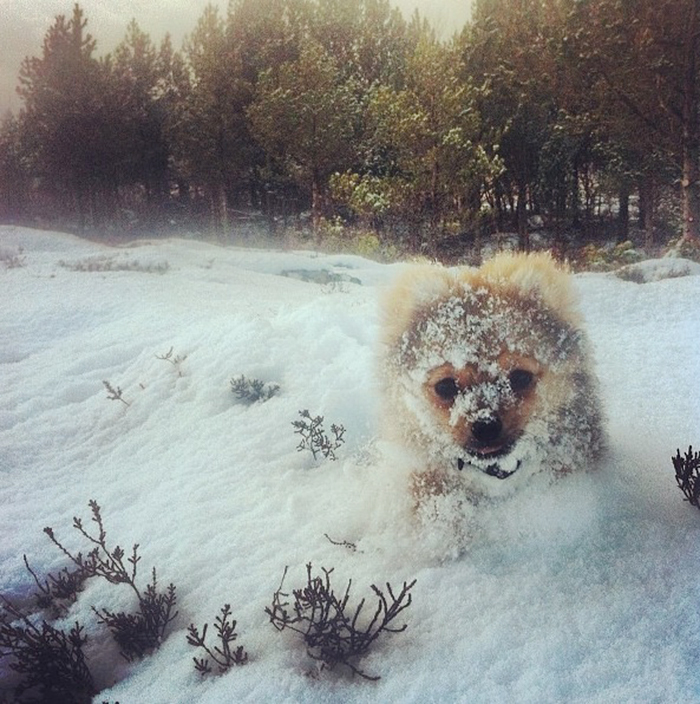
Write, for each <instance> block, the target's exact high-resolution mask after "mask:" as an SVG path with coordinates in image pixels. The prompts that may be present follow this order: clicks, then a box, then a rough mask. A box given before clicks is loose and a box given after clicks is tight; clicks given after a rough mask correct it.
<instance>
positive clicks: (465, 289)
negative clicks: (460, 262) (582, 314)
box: [384, 270, 597, 493]
mask: <svg viewBox="0 0 700 704" xmlns="http://www.w3.org/2000/svg"><path fill="white" fill-rule="evenodd" d="M472 271H473V270H472ZM418 286H419V287H424V286H425V283H424V282H423V281H419V282H418ZM409 305H410V304H409ZM399 317H401V318H402V319H401V327H402V328H403V330H402V331H400V334H398V333H399V331H397V332H396V334H395V336H394V337H393V338H390V347H389V350H388V355H387V358H386V364H385V367H384V373H385V374H386V375H387V377H388V379H387V380H385V382H390V383H387V384H386V385H387V392H388V395H389V400H390V403H391V406H392V408H388V410H387V412H388V413H393V414H395V420H396V423H395V424H396V425H398V426H400V428H401V432H402V436H403V440H404V442H407V443H408V444H409V445H410V446H412V447H414V448H415V449H417V450H420V451H421V452H422V453H424V454H425V455H426V456H427V465H428V467H429V468H430V469H431V470H435V469H440V470H441V471H444V472H447V473H449V472H454V473H459V474H460V475H461V476H463V477H464V479H465V480H466V481H467V482H469V483H470V484H472V485H473V488H475V489H476V490H477V491H480V492H485V493H502V492H501V490H502V489H503V488H504V487H505V485H507V484H513V482H514V481H515V480H514V477H516V476H518V477H521V476H526V475H528V474H532V473H534V472H536V471H539V470H540V469H541V468H542V466H541V463H539V460H538V459H537V458H536V457H535V455H538V456H541V455H542V454H543V452H546V451H548V450H553V453H554V457H555V458H556V457H557V453H558V457H559V459H558V460H556V461H555V462H554V464H555V465H557V468H558V470H559V471H562V469H563V464H564V460H562V459H561V458H562V457H563V456H565V455H566V453H567V451H568V452H569V453H570V454H572V453H574V450H573V449H572V447H571V446H572V442H571V438H572V436H573V435H574V434H575V432H576V430H575V426H576V424H577V422H578V421H577V418H576V416H577V415H581V413H582V412H583V413H584V415H585V414H586V413H588V410H587V409H585V408H584V406H585V404H586V403H588V400H587V399H588V397H589V394H588V385H589V381H590V380H589V377H588V374H587V372H586V360H585V354H584V350H583V338H582V334H581V333H580V331H579V330H578V329H577V328H576V327H575V326H574V325H572V323H571V322H570V321H569V320H566V319H565V317H563V316H562V315H560V313H559V311H557V310H553V309H552V308H551V306H550V305H548V303H547V302H545V300H544V298H543V296H542V295H541V293H540V290H539V289H537V288H530V289H527V290H524V291H523V290H520V289H517V288H513V287H509V286H504V285H503V282H502V281H500V280H499V281H488V280H486V281H485V280H484V279H483V278H481V277H476V276H471V275H467V276H465V277H463V279H462V280H458V281H454V280H452V281H451V282H450V285H449V286H447V287H445V288H444V290H441V289H440V287H437V288H435V289H434V290H433V291H431V293H430V294H429V295H427V296H423V297H422V298H421V299H420V300H419V303H418V304H417V305H414V306H413V307H411V308H410V312H409V313H408V314H405V315H403V316H399ZM588 415H590V413H588ZM584 420H585V419H584ZM591 422H592V423H597V418H596V419H594V421H591ZM586 432H588V431H586ZM573 444H575V443H573ZM567 446H569V447H567ZM575 460H576V458H575V457H574V461H575Z"/></svg>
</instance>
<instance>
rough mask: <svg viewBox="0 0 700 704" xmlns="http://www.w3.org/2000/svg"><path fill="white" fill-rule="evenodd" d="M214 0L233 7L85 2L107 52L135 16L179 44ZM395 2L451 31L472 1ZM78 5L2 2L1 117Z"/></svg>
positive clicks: (199, 1) (201, 0) (180, 1)
mask: <svg viewBox="0 0 700 704" xmlns="http://www.w3.org/2000/svg"><path fill="white" fill-rule="evenodd" d="M212 1H213V3H214V4H217V5H220V6H221V7H222V8H224V7H225V6H226V5H227V0H149V1H148V2H144V0H106V1H105V0H82V1H81V2H80V5H81V7H82V8H83V9H84V11H85V15H86V16H87V19H88V31H89V32H90V33H91V34H92V35H93V36H94V37H95V39H97V42H98V44H97V50H98V52H100V53H106V52H109V51H111V50H112V49H114V47H115V46H116V45H117V44H118V43H119V42H120V41H121V40H122V39H123V37H124V35H125V33H126V27H127V25H128V23H129V22H130V21H131V19H134V18H135V19H136V21H137V22H138V23H139V25H140V26H141V28H142V29H143V30H144V31H146V32H148V33H149V34H150V35H151V37H152V38H153V40H154V41H156V42H159V41H160V39H162V37H163V36H164V35H165V34H166V32H169V33H170V34H171V35H172V37H173V39H174V41H175V45H176V46H178V47H179V46H180V44H181V42H182V39H183V38H184V36H185V35H186V34H188V33H189V32H190V31H191V30H192V29H193V28H194V26H195V24H196V22H197V19H198V18H199V17H200V16H201V14H202V12H203V10H204V8H205V7H206V5H208V4H209V3H210V2H212ZM394 4H395V5H397V6H398V7H400V8H401V10H402V11H403V12H404V14H405V15H406V16H407V17H409V16H410V15H411V14H412V13H413V11H414V10H415V9H418V10H420V12H421V13H422V14H423V15H424V16H425V17H427V18H428V19H429V20H430V21H431V23H432V24H433V26H434V27H435V28H436V30H438V31H439V32H440V33H441V34H444V35H449V34H450V33H451V32H452V31H454V30H456V29H458V28H460V27H461V26H462V25H464V23H465V22H466V21H467V19H468V18H469V12H470V7H471V0H437V2H436V1H435V0H394ZM72 7H73V2H72V0H0V115H2V114H4V113H5V111H6V110H7V109H8V108H9V109H12V110H14V111H17V109H18V108H19V107H20V101H19V98H18V97H17V96H16V94H15V87H16V83H17V75H18V73H19V67H20V64H21V63H22V59H23V58H24V57H25V56H35V55H39V53H40V51H41V44H42V41H43V37H44V34H45V33H46V31H47V29H48V28H49V27H50V26H51V24H52V23H53V20H54V18H55V17H56V15H60V14H64V15H68V16H70V14H71V11H72Z"/></svg>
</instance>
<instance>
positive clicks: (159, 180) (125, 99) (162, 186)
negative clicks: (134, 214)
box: [113, 20, 169, 209]
mask: <svg viewBox="0 0 700 704" xmlns="http://www.w3.org/2000/svg"><path fill="white" fill-rule="evenodd" d="M165 46H166V49H165V50H166V51H167V50H168V46H169V40H166V45H165ZM168 68H169V67H168V66H165V65H163V63H162V62H160V61H159V53H158V51H157V50H156V48H155V46H154V45H153V42H152V41H151V39H150V37H149V36H148V35H147V34H146V33H145V32H143V31H142V30H141V29H140V27H139V26H138V24H137V23H136V21H135V20H132V21H131V23H130V24H129V26H128V28H127V34H126V37H125V38H124V40H123V41H122V43H121V44H120V45H119V46H118V47H117V49H116V50H115V52H114V61H113V83H114V86H115V90H117V91H118V92H119V95H120V98H121V100H120V106H121V108H122V111H123V117H122V130H121V134H122V139H123V148H124V167H123V174H122V177H123V180H124V182H126V183H128V184H139V185H140V186H141V187H143V190H144V192H145V196H146V200H147V202H148V203H149V204H150V205H151V206H152V207H153V208H154V209H157V208H159V207H160V206H161V205H162V203H163V200H164V198H165V197H166V195H167V193H168V157H169V144H168V141H167V136H166V129H165V121H166V114H165V110H164V105H163V93H162V91H161V86H162V83H163V81H164V80H165V75H167V74H164V71H167V69H168Z"/></svg>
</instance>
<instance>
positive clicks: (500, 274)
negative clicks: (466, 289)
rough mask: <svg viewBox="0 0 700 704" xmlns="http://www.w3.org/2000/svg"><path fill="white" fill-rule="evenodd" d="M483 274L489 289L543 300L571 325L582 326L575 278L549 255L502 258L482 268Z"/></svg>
mask: <svg viewBox="0 0 700 704" xmlns="http://www.w3.org/2000/svg"><path fill="white" fill-rule="evenodd" d="M479 274H480V277H481V278H483V280H484V282H485V283H486V284H487V285H491V286H494V287H496V288H498V289H500V290H503V291H509V290H510V291H512V292H513V293H514V294H515V295H518V296H520V297H522V298H526V299H527V298H532V299H536V300H539V301H541V302H542V303H543V304H544V305H545V306H546V307H547V308H550V309H551V310H553V311H556V312H557V313H558V314H559V316H560V317H561V318H562V319H564V320H566V321H567V322H570V323H578V322H579V321H578V315H577V312H576V305H575V300H576V297H575V295H574V290H573V287H572V285H571V276H570V274H569V272H568V270H567V269H566V268H564V267H563V266H562V265H559V264H557V262H556V261H555V260H554V258H553V257H552V256H551V255H550V254H549V253H545V252H539V253H535V254H511V253H503V254H498V255H496V256H495V257H494V258H493V259H489V260H488V261H487V262H485V263H484V264H483V265H482V266H481V268H480V269H479Z"/></svg>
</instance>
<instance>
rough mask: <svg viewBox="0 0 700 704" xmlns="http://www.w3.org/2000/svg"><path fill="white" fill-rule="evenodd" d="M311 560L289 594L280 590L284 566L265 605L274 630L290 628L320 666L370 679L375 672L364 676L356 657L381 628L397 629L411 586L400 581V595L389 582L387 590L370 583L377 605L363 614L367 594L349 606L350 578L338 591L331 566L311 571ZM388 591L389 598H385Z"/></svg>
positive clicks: (387, 631)
mask: <svg viewBox="0 0 700 704" xmlns="http://www.w3.org/2000/svg"><path fill="white" fill-rule="evenodd" d="M311 570H312V565H311V563H309V564H307V565H306V574H307V582H306V585H305V586H303V587H300V588H298V589H293V590H292V592H291V597H292V598H293V602H292V603H290V601H289V598H290V594H289V593H285V592H283V591H282V589H283V586H284V580H285V578H286V576H287V570H286V569H285V571H284V575H283V576H282V583H281V584H280V587H279V589H277V591H276V592H275V593H274V595H273V597H272V604H271V605H270V606H268V607H267V608H266V609H265V613H267V615H268V616H269V618H270V623H272V625H273V626H274V627H275V628H276V629H277V630H278V631H284V630H290V631H293V632H294V633H297V634H299V635H300V636H301V637H302V640H303V642H304V644H305V646H306V652H307V653H308V654H309V656H310V657H311V658H312V659H313V660H316V661H318V662H320V663H321V669H324V668H328V669H330V670H332V669H333V668H335V667H336V666H338V665H342V666H344V667H347V668H348V669H349V670H350V671H351V672H352V673H354V674H356V675H359V676H360V677H363V678H365V679H368V680H378V679H379V677H378V676H372V675H368V674H367V673H366V672H364V671H363V670H362V669H360V667H359V666H358V665H357V660H359V659H360V658H362V657H363V656H365V655H367V653H368V652H369V651H370V649H371V648H372V646H373V645H374V643H375V641H376V640H377V638H378V637H379V636H380V635H381V634H382V633H401V632H403V631H404V630H406V624H404V625H402V626H398V627H397V626H394V625H392V622H393V621H394V619H395V618H396V617H397V616H398V615H399V614H400V613H401V612H402V611H404V610H405V609H407V608H408V607H409V606H410V605H411V595H410V591H411V589H412V588H413V586H414V585H415V583H416V581H415V580H413V581H412V582H411V583H410V584H407V583H406V582H404V584H403V588H402V589H401V591H400V592H399V594H398V595H396V596H395V595H394V591H393V589H392V587H391V585H390V584H388V583H387V585H386V592H387V593H385V592H383V591H382V590H381V589H379V588H378V587H376V586H375V585H374V584H373V585H371V588H372V591H373V592H374V595H375V596H376V597H377V604H376V607H375V609H374V613H373V615H372V616H371V617H370V618H369V619H367V618H365V614H364V613H363V609H364V607H365V599H362V600H361V601H360V603H359V604H358V605H357V606H356V607H354V608H351V607H349V605H348V602H349V600H350V588H351V586H352V580H351V581H349V582H348V585H347V587H346V588H345V592H344V593H343V594H342V595H337V594H336V593H335V592H334V591H333V587H332V585H331V574H332V572H333V570H332V569H330V570H327V569H325V568H321V571H322V572H323V575H322V576H321V575H317V576H315V577H314V576H312V574H311ZM387 594H388V597H387Z"/></svg>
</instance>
